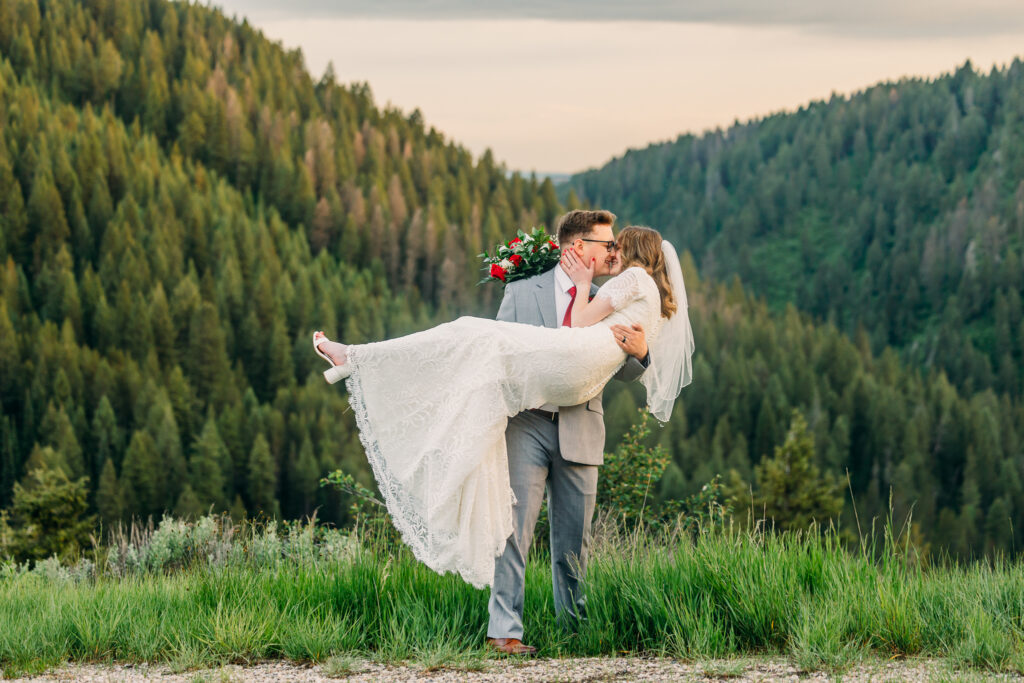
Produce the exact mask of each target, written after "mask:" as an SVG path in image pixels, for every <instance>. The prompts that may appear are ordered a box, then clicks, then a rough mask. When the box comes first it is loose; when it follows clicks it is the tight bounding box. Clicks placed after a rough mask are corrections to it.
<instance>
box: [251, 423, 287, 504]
mask: <svg viewBox="0 0 1024 683" xmlns="http://www.w3.org/2000/svg"><path fill="white" fill-rule="evenodd" d="M246 469H247V472H248V474H249V487H248V496H249V503H250V505H251V507H252V510H253V511H256V512H259V511H262V512H263V513H264V514H266V515H267V516H268V517H273V518H277V517H280V514H281V510H280V506H279V505H278V502H277V498H276V497H275V495H274V492H275V490H276V488H277V475H276V473H275V472H274V460H273V457H272V456H271V454H270V444H268V443H267V439H266V437H264V436H263V434H262V433H259V434H257V435H256V439H255V440H254V441H253V445H252V451H251V453H250V454H249V465H248V467H247V468H246Z"/></svg>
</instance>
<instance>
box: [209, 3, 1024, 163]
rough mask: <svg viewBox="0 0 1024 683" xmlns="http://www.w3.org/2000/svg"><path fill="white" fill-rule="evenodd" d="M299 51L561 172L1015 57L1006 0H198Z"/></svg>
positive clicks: (1015, 28)
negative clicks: (879, 86) (836, 97)
mask: <svg viewBox="0 0 1024 683" xmlns="http://www.w3.org/2000/svg"><path fill="white" fill-rule="evenodd" d="M210 4H213V5H215V6H217V7H220V8H221V9H223V10H224V11H225V12H226V13H227V14H228V15H229V16H230V15H236V16H237V17H238V18H239V19H241V18H243V17H244V18H246V19H248V21H249V22H250V23H251V24H252V25H254V26H256V27H257V28H259V29H260V30H262V31H263V32H264V33H265V34H266V35H267V37H269V38H270V39H272V40H276V41H280V42H281V43H282V44H283V45H284V46H285V47H286V48H289V49H292V48H296V47H298V48H301V49H302V52H303V55H304V56H305V59H306V65H307V67H308V68H309V70H310V72H311V73H312V74H313V76H314V77H315V78H318V77H319V76H320V75H322V74H323V72H324V70H325V69H326V67H327V64H328V63H329V62H330V63H333V64H334V69H335V73H336V77H337V79H338V80H339V81H340V82H342V83H351V82H367V83H369V85H370V89H371V91H372V92H373V94H374V98H375V100H376V101H377V103H378V104H379V105H381V106H393V107H397V108H399V109H401V110H402V111H404V112H411V111H412V110H413V109H416V108H418V109H419V110H420V111H421V112H422V113H423V116H424V118H425V120H426V122H427V124H428V125H432V126H434V127H436V128H437V129H438V130H440V131H441V132H443V133H444V134H445V136H446V137H448V138H450V139H453V140H455V141H456V142H458V143H460V144H462V145H465V146H466V147H467V148H468V149H469V150H471V151H472V152H473V153H474V154H475V155H477V156H479V155H480V154H482V153H483V152H484V150H485V149H487V148H490V149H491V150H492V152H493V153H494V155H495V157H496V158H497V159H498V160H500V161H504V162H505V163H506V164H507V166H508V167H509V168H510V169H513V170H520V171H524V172H527V173H528V172H530V171H536V172H538V173H541V174H544V173H571V172H576V171H581V170H585V169H587V168H591V167H596V166H600V165H603V164H604V163H606V162H607V161H609V160H611V159H612V158H613V157H616V156H621V155H622V154H623V153H624V152H625V151H626V150H627V149H630V148H637V147H645V146H647V145H648V144H650V143H654V142H660V141H665V140H672V139H675V138H676V137H677V136H678V135H679V134H682V133H697V134H699V133H701V132H703V131H705V130H709V129H714V128H716V127H723V128H724V127H727V126H729V125H731V124H732V123H733V122H734V121H736V120H740V121H746V120H749V119H751V118H756V117H759V116H764V115H767V114H770V113H774V112H777V111H793V110H796V109H797V108H799V107H800V106H801V105H804V104H806V103H808V102H809V101H812V100H819V99H827V98H829V97H830V96H831V95H832V94H833V93H837V94H849V93H852V92H855V91H857V90H860V89H863V88H865V87H869V86H871V85H873V84H875V83H878V82H883V81H892V80H898V79H900V78H903V77H923V78H934V77H936V76H938V75H941V74H942V73H946V72H949V71H952V70H954V69H956V68H957V67H958V66H960V65H962V64H963V63H964V61H965V60H967V59H970V60H971V62H972V64H973V65H974V66H975V68H976V69H980V70H984V71H988V70H989V69H991V68H992V66H993V65H996V66H1002V65H1005V64H1008V63H1009V62H1011V61H1012V60H1013V59H1014V57H1017V56H1022V57H1024V1H1022V0H971V2H966V1H964V0H960V1H954V0H885V1H883V0H859V2H857V3H853V2H849V0H844V1H843V2H838V1H837V0H686V1H685V2H669V1H668V0H633V2H631V3H629V4H627V3H623V2H616V3H612V2H604V1H598V2H595V1H593V0H591V1H589V2H583V1H582V0H547V1H546V2H541V1H540V0H519V1H517V2H513V3H498V2H494V1H493V0H377V1H376V2H372V3H359V2H352V1H351V0H290V1H289V2H288V3H281V2H279V0H213V2H211V3H210Z"/></svg>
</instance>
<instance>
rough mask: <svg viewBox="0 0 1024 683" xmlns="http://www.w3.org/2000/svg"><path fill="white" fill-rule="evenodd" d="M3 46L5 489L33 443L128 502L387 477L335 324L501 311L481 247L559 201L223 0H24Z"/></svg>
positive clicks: (0, 489) (293, 497)
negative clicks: (330, 344)
mask: <svg viewBox="0 0 1024 683" xmlns="http://www.w3.org/2000/svg"><path fill="white" fill-rule="evenodd" d="M0 57H2V62H0V264H3V265H2V268H0V273H2V277H0V295H2V297H0V298H2V303H0V306H2V307H3V308H2V310H3V312H4V315H0V349H2V350H0V392H2V393H0V403H2V408H3V418H2V421H0V436H2V439H0V504H7V503H9V502H10V496H11V491H12V488H11V487H12V484H13V482H14V480H15V479H17V478H20V477H21V475H22V473H23V472H24V471H25V468H26V461H28V460H30V459H32V458H34V459H35V460H34V461H33V462H35V461H39V460H50V461H53V463H59V464H60V465H61V466H63V467H66V468H67V470H68V472H69V474H71V475H73V476H78V475H82V474H85V475H88V476H89V477H90V481H91V482H92V486H93V487H94V489H95V487H96V486H98V487H99V489H100V493H101V495H99V496H91V497H90V500H95V501H96V503H97V504H98V505H99V506H100V507H102V506H104V505H107V506H109V509H107V510H102V512H103V514H104V517H108V518H113V517H116V516H118V515H119V514H120V513H121V512H124V513H132V514H138V513H142V514H146V513H157V512H159V511H160V510H162V509H172V510H175V509H177V510H179V511H189V510H192V511H194V510H197V509H199V508H205V507H206V505H207V504H208V503H211V502H216V503H218V504H220V503H223V504H228V505H229V504H232V503H233V502H234V503H235V505H236V509H238V508H239V507H240V506H242V505H244V506H246V507H248V508H249V509H250V510H255V509H256V508H259V507H262V508H264V509H266V510H271V509H274V508H275V506H276V505H277V504H278V503H279V504H280V506H281V510H282V512H283V513H284V514H286V515H289V516H295V515H299V514H303V513H308V512H310V511H311V510H312V509H313V506H314V505H315V504H317V503H325V502H328V501H327V500H326V499H325V496H326V494H325V493H323V492H320V491H318V490H317V478H318V477H319V476H321V475H322V474H324V473H325V472H326V471H327V470H328V469H330V468H333V467H336V466H338V465H340V464H345V465H347V466H348V467H349V468H351V469H360V468H362V469H363V470H365V458H364V456H363V455H362V454H361V452H360V449H359V447H358V442H357V441H355V440H353V438H354V437H353V431H352V429H353V427H352V424H351V420H349V419H345V418H344V417H343V415H344V413H345V402H344V399H343V397H342V395H341V392H338V391H337V390H336V389H335V390H333V391H328V390H326V389H325V388H324V386H323V380H322V379H321V378H320V377H319V373H318V372H317V374H316V376H315V379H316V380H318V381H315V382H314V383H313V384H311V385H309V386H308V387H307V385H306V379H307V376H308V375H309V374H310V373H311V372H313V370H314V368H316V369H317V370H319V369H320V368H319V366H320V365H321V364H322V363H323V361H322V360H320V359H319V358H318V357H316V356H315V355H314V354H312V352H311V348H310V346H309V344H310V338H311V334H312V331H313V330H314V329H324V330H326V331H327V332H328V334H330V335H332V336H334V335H338V336H339V337H340V338H342V339H346V340H352V341H367V340H370V339H378V338H381V337H383V336H385V335H395V334H399V333H402V332H408V331H412V330H413V329H418V328H421V327H423V326H425V325H426V324H428V323H429V322H430V321H432V320H434V319H435V318H434V316H435V314H436V315H438V316H440V317H449V316H450V315H452V312H453V311H455V310H465V309H468V310H477V311H485V310H489V309H490V308H493V307H494V302H495V301H496V295H497V294H498V292H497V290H493V289H490V288H486V289H484V288H481V289H477V288H475V287H474V286H473V284H474V283H475V282H476V281H477V280H478V279H479V270H478V269H479V265H478V262H477V259H476V256H475V255H476V254H477V253H478V252H479V251H481V250H482V248H483V245H485V244H488V245H492V244H493V243H494V242H496V241H498V240H499V239H500V238H501V237H502V236H504V235H507V234H509V233H514V231H515V228H516V227H518V226H524V225H525V226H529V225H532V224H537V223H546V222H550V221H551V219H552V216H554V215H555V213H556V212H557V211H558V210H559V209H560V207H559V205H558V202H557V200H556V198H555V194H554V188H553V186H552V185H551V183H550V182H545V183H538V182H537V181H535V180H528V179H524V178H523V177H521V176H518V175H513V176H512V177H511V178H506V175H507V173H506V169H505V168H504V166H502V165H499V164H496V163H495V162H494V160H493V159H492V157H491V156H490V155H489V154H487V155H485V156H484V157H483V158H482V159H480V160H479V161H476V162H474V160H473V158H472V156H471V155H470V153H469V152H468V151H466V150H465V149H463V148H462V147H460V146H457V145H455V144H453V143H451V142H449V141H447V140H446V139H445V138H444V137H443V136H442V135H441V134H440V133H438V132H437V131H435V130H434V129H432V128H431V129H428V128H427V127H426V126H425V125H424V124H423V122H422V120H421V117H420V115H419V113H418V112H413V113H412V114H411V115H408V116H406V115H403V114H401V113H400V112H397V111H391V110H381V109H379V108H377V107H376V106H375V105H374V104H373V101H372V98H371V93H370V91H369V88H368V87H367V86H354V87H342V86H339V85H338V84H336V83H335V82H334V80H333V77H332V75H331V73H330V72H328V73H327V74H326V75H325V76H324V78H322V79H320V80H319V81H314V80H313V79H312V78H311V77H310V75H309V73H308V72H307V71H306V69H305V67H304V65H303V61H302V56H301V54H300V53H298V52H297V51H295V52H289V51H286V50H284V49H282V48H281V47H280V46H279V45H276V44H274V43H272V42H271V41H269V40H267V39H266V38H264V37H263V36H262V35H261V34H260V33H258V32H256V31H255V30H253V29H252V27H250V26H248V25H247V24H244V23H243V24H241V25H239V24H237V23H234V22H232V21H231V20H229V19H227V18H225V17H224V16H223V15H222V14H221V13H220V12H217V11H213V10H211V9H209V8H206V7H202V6H198V5H192V4H189V3H176V2H175V3H172V2H164V1H162V0H161V1H154V2H137V1H136V0H99V1H97V2H74V1H71V0H64V1H61V0H58V1H56V2H46V3H39V2H36V0H0ZM346 458H347V461H345V459H346ZM342 461H345V462H342ZM115 492H120V493H118V494H117V495H115ZM335 502H336V501H335ZM119 508H120V509H119ZM339 509H340V508H339V506H338V505H336V504H335V505H333V506H331V507H330V511H327V512H322V513H321V517H326V518H327V519H332V518H334V517H336V516H337V510H339Z"/></svg>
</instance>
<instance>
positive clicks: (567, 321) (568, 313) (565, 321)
mask: <svg viewBox="0 0 1024 683" xmlns="http://www.w3.org/2000/svg"><path fill="white" fill-rule="evenodd" d="M569 296H570V297H572V298H570V299H569V308H567V309H565V317H564V318H562V327H572V305H573V303H575V302H576V285H573V286H572V287H570V288H569Z"/></svg>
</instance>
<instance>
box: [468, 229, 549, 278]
mask: <svg viewBox="0 0 1024 683" xmlns="http://www.w3.org/2000/svg"><path fill="white" fill-rule="evenodd" d="M561 256H562V254H561V252H560V251H559V250H558V245H557V244H555V241H554V240H553V239H551V236H550V235H548V233H547V232H546V231H545V230H544V228H534V229H533V230H532V231H531V232H530V234H526V233H525V232H523V231H522V230H517V231H516V237H515V239H512V240H509V241H508V242H505V244H499V245H497V246H495V247H494V256H488V254H487V252H486V251H485V252H484V253H482V254H478V257H479V258H482V259H483V261H484V264H483V271H484V273H485V275H484V279H482V280H480V282H478V283H477V284H480V285H482V284H483V283H485V282H500V283H502V285H507V284H508V283H510V282H514V281H516V280H521V279H523V278H525V277H530V276H531V275H536V274H538V273H543V272H544V271H546V270H550V269H551V268H553V267H555V266H556V265H558V260H559V259H560V258H561Z"/></svg>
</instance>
